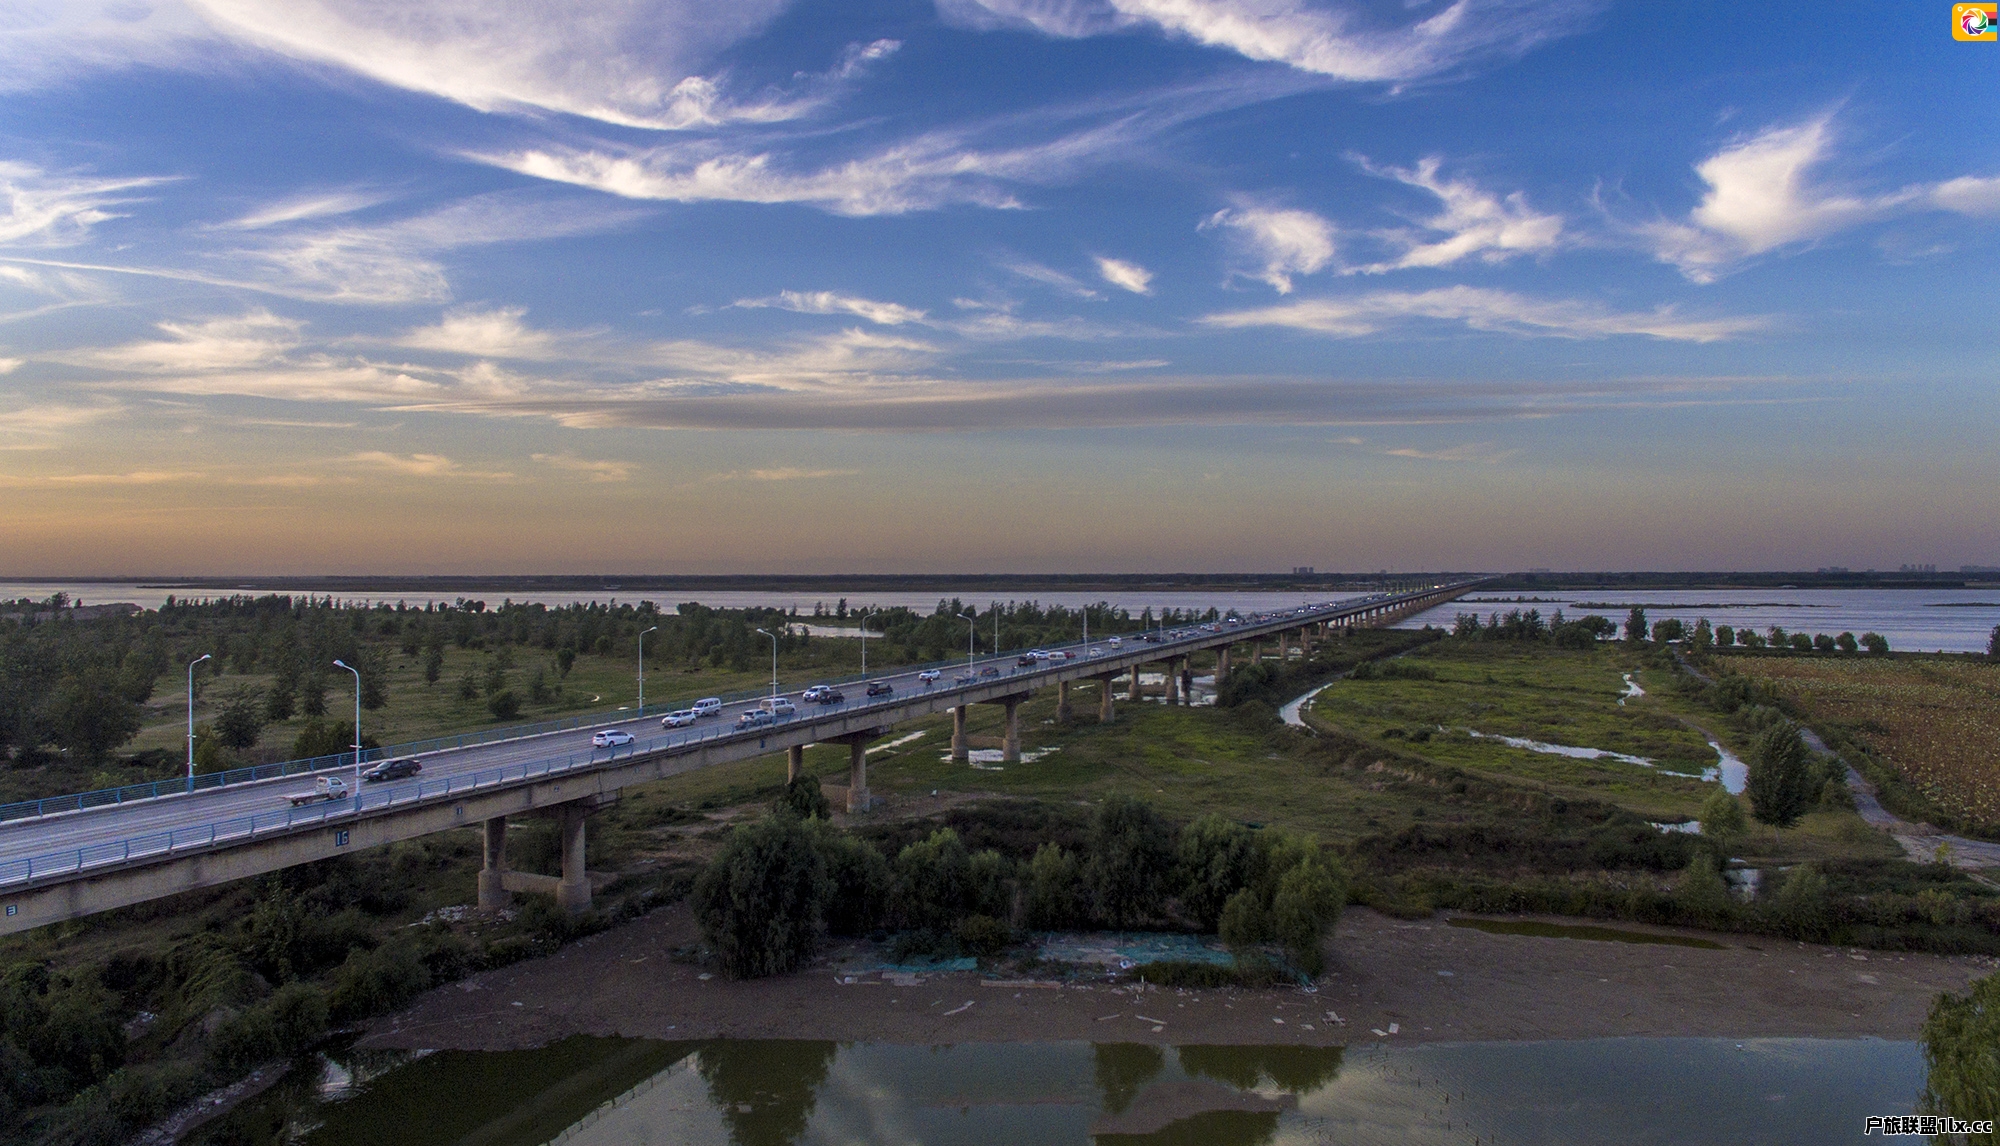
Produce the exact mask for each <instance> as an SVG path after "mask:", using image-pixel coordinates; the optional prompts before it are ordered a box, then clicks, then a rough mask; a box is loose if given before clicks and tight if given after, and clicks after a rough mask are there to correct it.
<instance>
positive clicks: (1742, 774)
mask: <svg viewBox="0 0 2000 1146" xmlns="http://www.w3.org/2000/svg"><path fill="white" fill-rule="evenodd" d="M1708 746H1709V747H1710V748H1713V749H1715V756H1716V765H1715V767H1713V768H1710V769H1709V770H1708V771H1706V772H1704V773H1702V775H1701V778H1702V779H1704V780H1714V779H1717V778H1718V777H1720V779H1721V780H1722V790H1723V791H1725V792H1728V793H1729V794H1730V795H1732V796H1740V795H1742V794H1743V789H1744V788H1745V787H1747V786H1748V785H1749V783H1750V765H1748V764H1745V763H1744V762H1743V761H1742V760H1740V759H1738V758H1737V756H1736V754H1735V753H1733V752H1731V751H1730V750H1729V749H1727V748H1724V747H1723V746H1722V745H1721V744H1719V743H1717V742H1716V741H1714V740H1710V741H1709V742H1708Z"/></svg>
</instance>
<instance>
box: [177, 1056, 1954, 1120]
mask: <svg viewBox="0 0 2000 1146" xmlns="http://www.w3.org/2000/svg"><path fill="white" fill-rule="evenodd" d="M1923 1074H1924V1067H1923V1057H1922V1054H1921V1051H1920V1049H1919V1047H1918V1045H1917V1044H1914V1043H1905V1042H1883V1041H1878V1040H1866V1039H1863V1040H1836V1039H1755V1040H1746V1041H1743V1042H1736V1041H1733V1040H1726V1039H1660V1038H1631V1039H1587V1040H1578V1041H1570V1042H1524V1043H1461V1044H1429V1045H1413V1046H1392V1045H1388V1044H1387V1043H1384V1042H1369V1043H1367V1044H1366V1045H1359V1046H1355V1047H1352V1048H1348V1049H1346V1050H1343V1049H1342V1048H1339V1047H1296V1046H1293V1047H1275V1046H1274V1047H1244V1046H1235V1047H1229V1046H1183V1047H1168V1046H1151V1045H1140V1044H1131V1043H1114V1044H1089V1043H1009V1044H960V1045H950V1046H890V1045H879V1044H853V1043H831V1042H776V1041H742V1040H718V1041H714V1042H705V1043H668V1042H651V1041H646V1040H637V1039H615V1038H585V1037H577V1038H571V1039H567V1040H564V1041H562V1042H558V1043H554V1044H552V1045H549V1046H547V1047H543V1048H541V1049H538V1050H526V1051H492V1052H469V1051H438V1052H379V1051H378V1052H357V1051H353V1050H339V1049H336V1050H333V1051H330V1052H328V1053H325V1054H323V1055H321V1056H319V1057H318V1058H317V1059H315V1060H312V1061H309V1062H306V1063H302V1064H301V1065H300V1066H299V1067H298V1068H296V1069H295V1070H294V1071H293V1072H292V1073H291V1075H290V1076H288V1077H287V1078H286V1079H285V1080H283V1081H281V1082H280V1083H279V1084H278V1085H277V1086H276V1087H274V1088H272V1089H271V1090H269V1091H267V1092H265V1093H264V1094H263V1095H261V1096H259V1097H258V1098H256V1099H253V1100H252V1101H250V1102H249V1103H246V1104H245V1105H243V1106H241V1107H239V1108H238V1109H236V1110H235V1111H234V1112H232V1113H231V1114H229V1115H227V1116H225V1117H223V1118H221V1119H219V1120H217V1121H215V1122H212V1123H210V1124H208V1125H207V1126H205V1127H202V1128H201V1129H199V1130H197V1131H196V1132H195V1133H194V1134H193V1135H191V1136H190V1137H189V1138H187V1139H185V1140H184V1141H187V1142H190V1143H194V1144H197V1146H252V1144H255V1146H264V1144H278V1143H284V1144H288V1146H290V1144H297V1146H349V1144H353V1143H390V1142H393V1143H398V1144H399V1146H446V1144H448V1143H450V1144H472V1143H477V1144H480V1146H540V1144H542V1143H559V1144H562V1146H633V1144H661V1146H664V1144H667V1143H676V1144H678V1143H687V1144H690V1146H708V1144H713V1146H790V1144H793V1143H798V1144H821V1143H826V1144H832V1143H861V1142H866V1143H935V1144H940V1146H979V1144H985V1143H992V1144H995V1146H1024V1144H1028V1143H1035V1144H1041V1143H1079V1144H1088V1143H1097V1144H1099V1146H1111V1144H1113V1143H1118V1144H1130V1146H1140V1144H1157V1146H1168V1144H1176V1146H1178V1144H1188V1146H1194V1144H1201V1146H1261V1144H1267V1143H1268V1144H1299V1146H1304V1144H1306V1143H1322V1142H1339V1143H1353V1144H1374V1143H1384V1144H1387V1143H1418V1144H1436V1146H1459V1144H1464V1146H1492V1144H1507V1143H1541V1142H1561V1143H1596V1142H1605V1143H1610V1142H1617V1143H1640V1144H1646V1143H1662V1144H1664V1143H1680V1144H1690V1146H1694V1144H1706V1143H1716V1144H1722V1143H1729V1144H1731V1146H1739V1144H1743V1143H1845V1142H1856V1143H1859V1142H1863V1141H1867V1140H1868V1139H1865V1138H1864V1137H1863V1134H1862V1129H1863V1119H1864V1118H1865V1117H1866V1116H1868V1115H1871V1114H1906V1113H1911V1112H1912V1110H1913V1103H1914V1101H1915V1098H1916V1096H1917V1094H1918V1092H1919V1091H1920V1090H1921V1088H1922V1085H1923Z"/></svg>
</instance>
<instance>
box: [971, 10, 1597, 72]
mask: <svg viewBox="0 0 2000 1146" xmlns="http://www.w3.org/2000/svg"><path fill="white" fill-rule="evenodd" d="M937 4H938V10H939V12H940V13H942V14H943V15H944V16H945V17H946V18H947V19H950V20H953V21H956V22H958V23H962V24H969V25H971V26H974V27H985V28H993V27H1006V26H1014V27H1027V28H1033V29H1035V30H1036V31H1039V32H1043V33H1045V34H1047V35H1051V36H1062V37H1068V38H1076V37H1083V36H1098V35H1104V34H1107V33H1114V32H1122V31H1129V30H1133V29H1142V28H1150V29H1154V30H1157V31H1160V32H1163V33H1165V34H1167V35H1169V36H1173V37H1175V38H1179V39H1185V40H1189V41H1192V42H1194V43H1197V44H1202V45H1205V46H1208V47H1213V48H1221V49H1225V50H1228V51H1232V52H1235V53H1237V54H1238V55H1241V56H1243V57H1245V58H1247V59H1252V60H1258V61H1265V62H1272V63H1281V64H1285V65H1288V66H1290V67H1293V68H1296V69H1298V70H1299V71H1302V72H1309V73H1313V74H1315V75H1322V76H1327V77H1330V78H1332V79H1335V80H1344V81H1350V82H1355V83H1406V82H1409V81H1413V80H1421V79H1426V78H1429V77H1433V76H1438V75H1441V74H1443V73H1447V72H1451V71H1453V70H1455V69H1458V68H1461V67H1463V66H1465V65H1467V64H1470V63H1473V62H1476V61H1479V60H1482V59H1489V58H1510V57H1516V56H1520V55H1522V54H1524V53H1526V52H1527V51H1529V50H1530V49H1532V48H1534V47H1535V46H1536V45H1538V44H1542V43H1546V42H1548V41H1549V40H1553V39H1558V38H1560V37H1563V36H1567V35H1570V34H1572V33H1574V32H1577V31H1579V30H1581V29H1582V28H1583V27H1584V26H1585V24H1586V23H1587V22H1588V19H1589V17H1590V16H1591V15H1592V14H1593V13H1594V12H1595V11H1596V10H1597V9H1598V8H1599V7H1600V5H1599V4H1596V3H1587V2H1561V0H1552V2H1541V3H1535V2H1522V0H1456V2H1455V3H1452V4H1449V5H1447V6H1446V7H1445V8H1444V9H1443V10H1441V11H1438V12H1435V13H1433V14H1429V15H1422V14H1417V13H1416V11H1415V10H1416V9H1417V8H1418V7H1419V6H1417V5H1402V6H1401V7H1403V8H1404V10H1405V14H1404V15H1403V16H1402V17H1400V18H1399V17H1397V16H1395V15H1392V14H1390V13H1393V12H1394V8H1390V7H1388V6H1379V5H1378V6H1375V7H1374V8H1372V9H1371V8H1368V7H1364V6H1363V5H1360V4H1354V3H1312V2H1308V0H1248V2H1245V0H937Z"/></svg>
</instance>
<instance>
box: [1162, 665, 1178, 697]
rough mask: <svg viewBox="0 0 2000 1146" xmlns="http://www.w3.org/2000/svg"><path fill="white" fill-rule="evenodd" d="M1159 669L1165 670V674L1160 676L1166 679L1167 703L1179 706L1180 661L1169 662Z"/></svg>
mask: <svg viewBox="0 0 2000 1146" xmlns="http://www.w3.org/2000/svg"><path fill="white" fill-rule="evenodd" d="M1160 667H1162V668H1164V669H1165V670H1166V672H1164V673H1162V674H1161V675H1163V676H1165V677H1166V678H1167V703H1168V704H1179V703H1180V702H1181V687H1180V686H1181V672H1180V668H1181V663H1180V661H1178V660H1170V661H1168V662H1167V663H1166V664H1164V665H1162V666H1160Z"/></svg>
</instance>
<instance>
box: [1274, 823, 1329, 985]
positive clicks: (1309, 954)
mask: <svg viewBox="0 0 2000 1146" xmlns="http://www.w3.org/2000/svg"><path fill="white" fill-rule="evenodd" d="M1346 903H1347V878H1346V873H1344V872H1342V871H1341V870H1340V867H1339V865H1338V864H1337V863H1336V862H1335V861H1334V860H1332V859H1331V858H1329V857H1327V856H1326V855H1325V854H1324V853H1321V854H1316V855H1313V856H1311V857H1309V858H1307V859H1306V860H1305V861H1303V862H1301V863H1298V864H1296V865H1294V866H1293V867H1292V869H1291V870H1290V871H1288V872H1286V873H1285V874H1284V876H1283V877H1282V878H1281V879H1279V880H1278V893H1277V894H1276V895H1275V896H1273V897H1272V899H1271V933H1272V937H1273V938H1274V939H1276V940H1277V941H1278V942H1279V943H1282V944H1284V947H1285V956H1286V957H1287V958H1288V959H1290V960H1291V961H1292V966H1294V967H1297V968H1298V969H1299V970H1301V971H1304V972H1305V973H1306V974H1308V975H1312V976H1314V977H1317V976H1318V975H1319V973H1320V972H1321V971H1323V970H1325V969H1326V960H1325V957H1324V955H1322V953H1321V951H1320V941H1321V939H1323V938H1324V937H1325V935H1326V933H1327V932H1328V931H1331V930H1332V929H1333V925H1334V923H1335V922H1336V921H1338V920H1339V919H1340V909H1341V908H1342V907H1343V906H1344V905H1345V904H1346Z"/></svg>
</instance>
